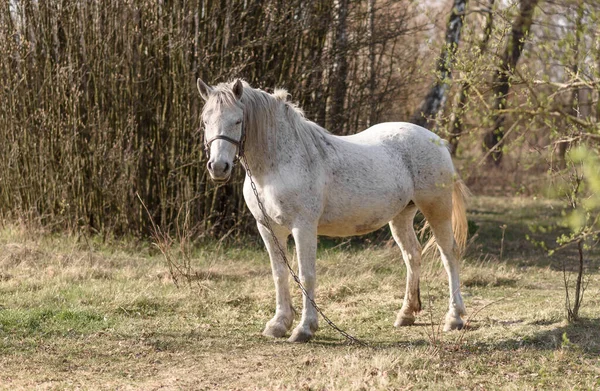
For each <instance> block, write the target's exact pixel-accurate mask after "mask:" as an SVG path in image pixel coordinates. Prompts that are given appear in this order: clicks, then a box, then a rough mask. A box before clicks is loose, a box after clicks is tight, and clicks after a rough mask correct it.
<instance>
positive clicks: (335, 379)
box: [0, 198, 600, 390]
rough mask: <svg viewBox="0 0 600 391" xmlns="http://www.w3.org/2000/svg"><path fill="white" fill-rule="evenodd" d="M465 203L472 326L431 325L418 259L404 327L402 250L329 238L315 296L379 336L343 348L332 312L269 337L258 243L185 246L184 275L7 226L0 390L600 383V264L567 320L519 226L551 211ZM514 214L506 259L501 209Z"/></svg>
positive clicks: (117, 247)
mask: <svg viewBox="0 0 600 391" xmlns="http://www.w3.org/2000/svg"><path fill="white" fill-rule="evenodd" d="M472 205H473V207H472V213H471V215H470V219H471V220H472V221H474V222H476V223H477V224H478V226H479V236H478V240H477V241H475V243H474V244H472V245H471V247H470V249H469V253H468V255H467V258H466V260H465V261H464V263H463V267H462V280H463V284H462V285H463V292H464V296H465V301H466V304H467V308H468V310H469V313H470V315H471V316H473V317H472V319H471V322H470V327H469V329H468V330H467V331H466V332H453V333H448V334H442V333H438V332H437V324H438V323H439V322H440V321H441V318H442V317H443V315H444V309H445V306H446V303H447V288H446V282H445V275H444V271H443V268H442V267H441V265H439V262H437V261H435V262H432V261H427V262H425V264H424V267H423V269H424V270H423V271H424V273H423V279H422V288H421V292H422V295H423V303H424V305H425V308H424V310H423V312H422V313H421V314H420V316H419V317H418V318H417V324H416V325H415V326H414V327H409V328H403V329H395V328H394V327H393V326H392V324H393V321H394V318H395V314H396V312H397V311H398V309H399V307H400V305H401V300H402V292H403V287H404V278H405V272H404V267H403V265H402V262H401V261H400V258H399V257H400V253H399V251H398V250H397V249H395V248H393V247H392V248H385V247H374V246H373V247H370V248H356V247H350V248H347V249H345V250H340V249H339V248H337V249H331V248H328V247H325V248H321V249H320V253H319V266H318V268H319V288H318V295H317V300H318V301H319V302H320V303H321V305H322V307H323V308H324V310H325V311H326V312H327V314H328V315H329V316H330V317H331V318H332V319H333V320H334V321H336V322H338V323H339V325H340V326H342V327H343V328H345V329H347V331H349V332H351V333H353V334H355V335H356V336H357V337H360V338H362V339H364V340H366V341H368V342H369V343H371V344H373V345H376V346H377V347H376V348H364V347H357V346H348V345H346V344H345V343H344V341H343V340H342V339H341V338H340V337H339V336H338V335H336V334H335V333H334V332H332V331H331V330H330V329H328V328H327V327H326V325H325V324H324V323H323V324H322V325H321V330H320V331H319V332H318V334H317V337H316V338H315V340H314V341H312V342H311V343H308V344H305V345H291V344H288V343H285V342H283V341H275V340H270V339H265V338H264V337H262V336H261V335H260V332H261V331H262V327H263V326H264V323H265V322H266V321H267V320H268V319H269V318H270V316H271V315H272V311H273V307H274V292H273V288H272V282H271V275H270V269H269V266H268V261H267V259H266V256H265V254H264V252H263V250H262V249H258V248H257V249H253V248H250V249H248V248H241V247H230V248H222V249H221V250H220V251H219V252H215V251H214V250H215V247H205V248H198V249H196V250H195V251H194V252H193V253H192V254H191V260H192V268H193V270H194V271H195V272H197V274H196V276H197V278H198V280H197V282H198V283H197V284H191V285H189V286H188V285H182V286H180V288H177V287H176V286H175V285H174V284H173V281H172V280H171V278H170V274H169V272H168V267H167V265H165V264H164V262H163V260H162V258H161V255H160V253H158V251H156V250H154V249H152V248H151V247H150V246H148V245H143V244H131V243H121V244H114V243H113V244H110V245H106V244H102V243H99V242H97V241H95V240H94V239H88V240H85V239H83V238H79V239H78V238H76V237H61V236H51V235H48V234H40V235H30V234H28V233H27V231H22V230H19V229H14V227H13V228H10V227H8V228H7V227H5V228H4V229H3V231H2V234H1V235H0V276H2V278H1V279H0V367H1V368H2V371H0V388H3V389H9V388H10V389H34V388H35V389H61V390H62V389H94V390H95V389H139V390H152V389H200V390H214V389H219V390H220V389H224V390H246V389H260V390H277V389H279V390H298V389H307V390H308V389H310V390H372V389H380V390H404V389H414V390H422V389H446V390H454V389H456V390H458V389H482V390H483V389H486V390H489V389H508V390H533V389H594V388H597V387H598V386H599V385H600V384H599V381H598V379H599V378H600V371H599V370H598V359H599V358H598V357H599V355H600V343H599V342H598V341H600V327H598V326H599V325H600V320H599V319H600V310H598V308H600V306H599V305H598V304H600V303H599V299H598V297H600V296H599V293H600V289H599V287H600V276H599V275H598V274H597V272H596V270H597V265H592V266H593V270H594V272H593V273H592V274H591V277H590V278H591V280H590V285H589V290H588V293H587V294H586V301H585V302H584V306H583V308H582V315H583V317H584V319H585V320H584V321H582V322H580V323H578V324H573V325H568V324H566V323H565V322H564V321H563V319H564V301H563V300H564V292H563V287H562V272H561V271H560V268H557V267H555V265H554V261H555V259H554V258H548V257H547V256H545V254H544V253H543V252H541V251H540V250H536V249H535V248H533V247H532V246H531V244H528V242H527V241H525V240H522V238H521V234H522V232H521V230H523V229H524V228H523V227H522V226H523V225H524V226H526V225H527V222H528V221H529V220H530V219H533V220H534V219H535V216H537V217H538V218H539V217H540V216H546V215H544V214H543V213H542V212H543V211H544V210H546V207H547V204H546V203H540V202H534V201H528V200H526V199H497V198H477V199H475V200H474V203H473V204H472ZM532 209H535V210H532ZM486 211H487V212H486ZM553 216H554V217H555V216H556V214H552V213H550V214H548V216H547V218H552V217H553ZM506 219H509V223H508V224H507V225H508V227H507V229H506V241H505V249H504V253H503V259H502V260H500V259H499V246H500V240H499V237H498V235H497V233H498V232H500V231H499V230H500V228H498V225H499V224H498V221H500V220H506ZM294 292H295V302H296V303H299V293H298V291H297V290H294ZM482 308H483V310H482V311H480V312H478V310H479V309H482ZM431 321H433V323H434V324H433V327H432V325H431Z"/></svg>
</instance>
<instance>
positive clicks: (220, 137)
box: [204, 123, 246, 164]
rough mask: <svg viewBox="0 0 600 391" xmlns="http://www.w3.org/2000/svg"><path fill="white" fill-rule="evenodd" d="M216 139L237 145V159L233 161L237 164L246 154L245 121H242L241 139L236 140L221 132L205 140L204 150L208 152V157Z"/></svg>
mask: <svg viewBox="0 0 600 391" xmlns="http://www.w3.org/2000/svg"><path fill="white" fill-rule="evenodd" d="M216 140H225V141H227V142H228V143H231V144H233V145H235V146H236V148H237V154H236V155H235V160H234V161H233V164H236V163H237V162H238V161H239V160H240V158H242V157H243V156H244V143H245V141H246V128H245V126H244V123H242V136H241V137H240V139H239V140H234V139H232V138H231V137H227V136H224V135H221V134H219V135H216V136H215V137H213V138H211V139H210V140H208V141H205V142H204V152H205V153H206V156H207V157H208V158H210V144H212V143H213V142H214V141H216Z"/></svg>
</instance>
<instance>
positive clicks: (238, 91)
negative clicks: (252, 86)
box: [232, 79, 244, 100]
mask: <svg viewBox="0 0 600 391" xmlns="http://www.w3.org/2000/svg"><path fill="white" fill-rule="evenodd" d="M232 90H233V95H234V96H235V98H236V99H237V100H240V98H241V97H242V94H243V93H244V86H243V84H242V81H241V80H240V79H237V80H236V81H235V84H234V85H233V88H232Z"/></svg>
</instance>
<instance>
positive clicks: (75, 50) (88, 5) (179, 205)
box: [0, 0, 420, 235]
mask: <svg viewBox="0 0 600 391" xmlns="http://www.w3.org/2000/svg"><path fill="white" fill-rule="evenodd" d="M373 3H374V2H373V1H371V2H369V4H367V2H361V1H353V2H350V4H349V3H348V1H346V2H336V1H329V0H317V1H310V2H307V1H301V0H295V1H286V2H281V1H257V0H243V1H242V0H237V1H236V0H233V1H229V0H228V1H212V0H190V1H154V0H130V1H122V0H112V1H79V0H49V1H36V0H13V1H10V2H7V1H4V2H2V4H3V5H2V9H1V10H0V56H1V57H2V61H0V80H2V82H1V86H2V88H1V89H0V102H1V105H0V140H2V143H0V181H1V188H0V211H1V212H2V213H3V214H4V215H5V216H6V215H12V216H27V218H36V219H39V220H40V221H41V222H42V223H43V224H46V225H51V226H56V227H57V228H65V227H66V228H80V227H85V228H89V229H91V230H93V231H99V232H114V233H116V234H123V233H134V234H143V233H144V232H146V231H147V229H148V228H149V227H150V224H149V220H148V216H147V214H146V212H145V210H144V208H143V206H142V203H141V202H140V199H141V200H142V201H143V202H144V203H145V205H146V206H147V208H148V210H149V211H150V213H151V214H152V216H153V218H154V220H155V221H156V222H157V223H158V224H160V225H161V226H162V227H163V228H164V227H169V226H172V225H173V223H174V222H175V221H177V219H178V218H186V219H188V223H189V224H190V225H191V226H193V227H198V228H201V229H202V230H204V232H205V233H207V234H219V235H221V234H223V233H226V232H229V231H230V230H232V229H233V230H234V231H235V229H239V228H240V227H242V226H243V225H244V224H245V223H246V222H247V221H248V220H247V219H245V217H246V216H244V213H245V212H244V211H245V208H244V206H243V200H242V199H241V180H240V177H239V176H238V178H236V180H235V181H233V183H232V184H230V185H226V186H215V185H213V184H211V183H209V182H208V183H207V175H206V171H205V162H204V156H203V155H202V152H201V151H202V148H201V135H200V134H198V132H197V130H198V128H199V120H198V113H199V110H200V108H201V104H202V102H201V99H199V97H198V95H197V91H196V89H195V80H196V78H197V77H199V76H201V77H202V78H203V79H204V80H207V81H209V82H221V81H227V80H231V79H233V78H235V77H242V78H245V79H246V80H247V81H249V82H250V83H251V84H252V85H254V86H257V87H263V88H274V87H285V88H287V89H288V91H289V92H290V93H291V94H292V96H293V99H294V100H295V101H298V102H299V104H300V105H301V107H303V108H304V109H305V110H306V112H307V114H308V116H309V117H310V118H313V119H316V120H317V121H318V122H320V123H321V124H323V125H325V126H330V127H332V128H333V129H334V130H335V131H336V132H337V133H354V132H355V131H357V130H358V129H359V128H363V127H365V124H366V122H367V121H369V119H371V120H373V121H376V120H377V118H381V117H382V113H389V112H390V104H391V103H392V102H393V103H395V102H401V101H402V98H401V97H402V96H403V95H404V96H407V95H408V93H409V91H410V90H409V85H408V80H410V77H411V74H412V73H413V72H415V70H416V67H417V64H416V63H415V62H414V58H415V56H414V55H413V56H408V50H409V49H410V45H407V44H406V43H408V42H409V39H408V38H407V37H409V36H410V35H412V34H414V33H415V32H417V31H418V30H419V28H420V27H419V25H418V23H416V22H415V21H414V20H413V16H412V14H413V13H414V12H415V11H414V8H413V7H412V6H411V5H410V2H408V1H407V2H392V1H387V0H385V1H379V2H377V4H376V5H374V4H373ZM372 21H375V22H374V23H373V22H372ZM367 53H368V55H367ZM409 60H410V61H409ZM400 68H401V69H402V72H398V71H397V69H400ZM367 98H369V99H374V101H375V102H377V104H372V103H371V102H372V100H371V101H368V99H367ZM333 125H335V126H333ZM138 195H139V198H140V199H138ZM232 232H233V231H232Z"/></svg>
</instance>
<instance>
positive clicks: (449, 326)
mask: <svg viewBox="0 0 600 391" xmlns="http://www.w3.org/2000/svg"><path fill="white" fill-rule="evenodd" d="M464 325H465V324H464V322H463V320H462V319H461V318H453V319H446V323H445V324H444V331H452V330H460V329H462V328H463V327H464Z"/></svg>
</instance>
